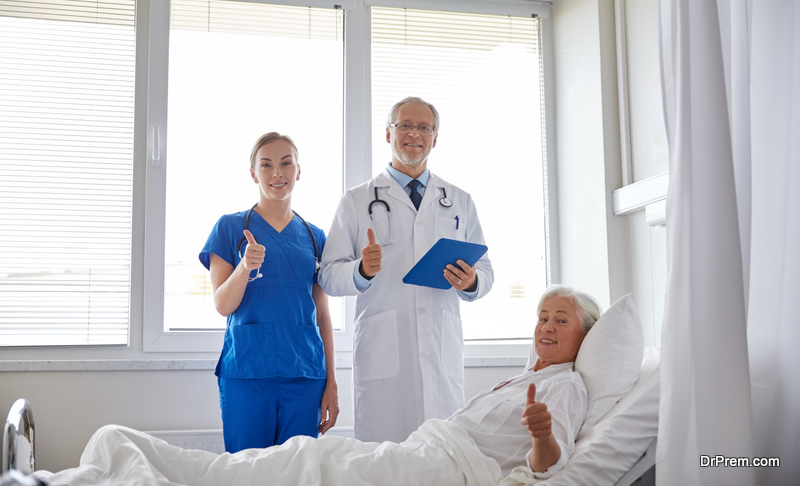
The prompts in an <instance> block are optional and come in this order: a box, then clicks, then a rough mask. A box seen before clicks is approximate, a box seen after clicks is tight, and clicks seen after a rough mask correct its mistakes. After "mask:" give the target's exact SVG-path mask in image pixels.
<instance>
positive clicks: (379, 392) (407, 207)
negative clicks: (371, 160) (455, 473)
mask: <svg viewBox="0 0 800 486" xmlns="http://www.w3.org/2000/svg"><path fill="white" fill-rule="evenodd" d="M375 187H377V188H378V197H379V198H380V199H382V200H384V201H386V202H387V203H388V204H389V206H390V208H391V218H387V217H386V212H385V209H384V207H383V206H382V205H380V204H374V205H373V215H374V218H375V227H374V230H373V231H377V232H378V240H379V241H381V242H383V243H386V242H388V240H389V230H388V228H387V224H389V223H390V224H391V233H392V239H393V240H394V241H395V243H393V244H391V245H389V246H384V247H383V249H382V253H383V258H382V262H381V271H380V272H378V274H377V275H375V277H374V278H373V279H372V281H371V286H370V287H369V288H368V289H366V290H365V291H364V292H363V293H359V291H358V289H357V288H356V286H355V283H354V282H353V271H354V269H355V267H356V266H357V265H358V264H359V263H360V261H361V250H362V249H363V248H364V246H366V245H367V229H368V228H370V227H372V224H371V221H370V217H369V213H368V207H369V205H370V202H372V201H373V200H374V199H375V192H374V188H375ZM443 188H444V190H445V191H446V192H447V197H448V198H449V199H450V200H451V201H452V202H453V205H452V206H451V207H449V208H448V207H443V206H442V205H441V204H440V203H439V199H441V198H442V194H443V192H442V189H443ZM456 216H458V225H457V226H458V228H456ZM439 238H451V239H456V240H464V241H470V242H473V243H480V244H485V243H484V238H483V231H482V230H481V225H480V222H479V221H478V213H477V212H476V210H475V205H474V204H473V202H472V197H471V196H470V195H469V194H468V193H466V192H464V191H462V190H461V189H459V188H458V187H456V186H453V185H452V184H449V183H447V182H445V181H444V180H442V179H441V178H439V177H437V176H435V175H433V174H431V176H430V180H429V181H428V185H427V187H426V189H425V195H424V196H423V198H422V202H421V203H420V207H419V211H416V210H415V209H414V206H413V204H412V203H411V200H410V198H409V197H408V195H406V193H405V191H404V190H403V188H402V187H400V185H399V184H398V183H397V182H396V181H395V180H394V179H393V178H392V176H391V175H390V173H389V171H388V170H386V171H384V172H383V173H381V174H380V175H378V176H377V177H375V178H374V179H372V180H371V181H368V182H365V183H363V184H361V185H359V186H357V187H354V188H352V189H350V190H348V191H347V192H345V194H344V195H343V196H342V199H341V201H340V203H339V207H338V209H337V210H336V216H335V217H334V220H333V224H332V226H331V229H330V232H329V233H328V239H327V242H326V244H325V250H324V251H323V253H322V268H321V271H320V274H319V283H320V285H321V286H322V288H323V289H324V290H325V292H327V293H328V295H332V296H342V295H357V298H356V310H355V328H354V337H353V340H354V341H353V401H354V413H355V436H356V438H358V439H360V440H363V441H383V440H391V441H394V442H401V441H403V440H405V439H406V438H407V437H408V435H409V434H410V433H411V432H413V431H414V430H416V428H417V427H419V426H420V425H421V424H422V422H424V421H425V420H427V419H430V418H441V419H444V418H447V417H448V416H450V415H451V414H452V413H453V412H455V411H456V410H457V409H459V408H460V407H461V406H462V405H463V404H464V353H463V350H464V346H463V333H462V329H461V317H460V313H459V299H462V300H469V298H468V297H467V296H466V295H465V294H463V293H462V292H459V291H457V290H455V289H453V288H450V289H448V290H439V289H433V288H429V287H420V286H416V285H408V284H404V283H403V282H402V279H403V276H405V274H406V273H407V272H408V271H409V270H410V269H411V267H413V266H414V264H415V263H416V262H417V261H418V260H419V259H420V258H422V256H423V255H424V254H425V253H426V252H427V251H428V250H429V249H430V248H431V246H433V244H434V242H436V240H438V239H439ZM475 269H476V271H477V276H478V293H477V295H476V296H475V299H478V298H481V297H483V296H484V295H486V294H487V293H488V292H489V290H491V288H492V284H493V283H494V272H493V271H492V266H491V262H490V261H489V258H488V254H485V255H484V256H483V257H482V258H481V259H480V260H479V261H478V263H477V264H476V266H475ZM442 271H444V269H442ZM486 325H491V323H488V322H487V323H486Z"/></svg>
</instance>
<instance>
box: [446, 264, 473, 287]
mask: <svg viewBox="0 0 800 486" xmlns="http://www.w3.org/2000/svg"><path fill="white" fill-rule="evenodd" d="M456 263H458V267H456V266H455V265H452V264H449V263H448V264H447V266H446V267H445V269H444V278H445V279H447V281H448V282H450V285H452V286H453V288H454V289H456V290H463V291H465V292H475V289H477V288H478V274H477V273H475V267H474V266H473V267H470V266H469V265H467V262H465V261H464V260H456ZM459 267H460V268H459Z"/></svg>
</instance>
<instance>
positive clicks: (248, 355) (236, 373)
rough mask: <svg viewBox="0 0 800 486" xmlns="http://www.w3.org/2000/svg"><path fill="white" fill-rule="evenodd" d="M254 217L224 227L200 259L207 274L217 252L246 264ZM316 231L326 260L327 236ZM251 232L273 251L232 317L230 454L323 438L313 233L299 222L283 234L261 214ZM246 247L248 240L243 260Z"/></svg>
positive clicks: (223, 372) (234, 217)
mask: <svg viewBox="0 0 800 486" xmlns="http://www.w3.org/2000/svg"><path fill="white" fill-rule="evenodd" d="M246 216H247V211H242V212H239V213H235V214H228V215H224V216H222V217H221V218H220V219H219V221H217V224H216V225H215V226H214V229H213V230H212V231H211V235H210V236H209V237H208V240H207V241H206V244H205V246H204V247H203V251H202V252H201V253H200V261H201V262H202V263H203V265H204V266H205V267H206V268H209V267H210V261H211V254H212V253H214V254H216V255H218V256H219V257H220V258H222V259H223V260H225V261H226V262H228V263H229V264H231V266H233V267H236V266H237V265H238V264H239V260H240V258H239V254H238V252H237V248H236V247H237V243H238V242H239V240H240V239H241V238H242V236H243V230H244V225H245V218H246ZM309 226H310V228H311V231H312V232H313V233H314V237H315V239H316V241H317V246H318V249H319V250H318V251H319V254H320V255H321V254H322V250H323V248H324V246H325V234H324V233H323V232H322V230H320V229H319V228H317V227H316V226H314V225H311V224H309ZM248 229H249V230H250V232H251V233H253V236H255V238H256V240H257V241H258V243H259V244H261V245H264V247H265V248H266V254H265V258H264V263H263V264H262V265H261V274H262V275H263V277H262V278H259V279H256V280H254V281H252V282H250V283H248V284H247V289H246V290H245V293H244V296H243V298H242V302H241V304H239V307H238V308H237V309H236V311H235V312H233V313H232V314H231V315H229V316H228V325H227V328H226V330H225V340H224V343H223V346H222V353H221V355H220V359H219V362H218V363H217V369H216V371H215V374H216V375H217V377H218V381H219V385H220V408H221V409H222V425H223V435H224V438H225V449H226V451H228V452H236V451H238V450H241V449H245V448H250V447H269V446H271V445H275V444H280V443H282V442H283V441H285V440H286V439H288V438H289V437H291V436H293V435H311V436H314V437H316V436H317V427H318V425H319V417H320V410H319V406H320V401H321V400H322V391H323V390H324V388H325V378H326V370H325V355H324V350H323V347H322V339H321V337H320V334H319V329H318V327H317V315H316V307H315V305H314V300H313V298H312V294H311V291H312V287H313V284H315V283H316V282H317V278H316V275H315V263H314V244H313V242H312V240H311V235H309V234H308V229H306V226H305V224H303V222H302V220H301V219H300V218H298V217H297V216H295V218H294V219H293V220H292V221H291V222H290V223H289V224H288V225H287V226H286V227H285V228H284V229H283V231H281V232H278V231H276V230H275V229H274V228H273V227H272V226H270V225H269V224H268V223H267V222H266V221H264V219H263V218H262V217H261V216H260V215H259V214H258V213H257V212H255V211H253V212H252V213H251V215H250V223H249V226H248ZM245 247H246V241H245V243H244V244H243V245H242V255H244V251H245ZM253 275H255V272H253ZM256 413H258V414H259V415H260V416H258V417H255V416H254V415H253V414H256ZM270 424H274V426H272V425H270Z"/></svg>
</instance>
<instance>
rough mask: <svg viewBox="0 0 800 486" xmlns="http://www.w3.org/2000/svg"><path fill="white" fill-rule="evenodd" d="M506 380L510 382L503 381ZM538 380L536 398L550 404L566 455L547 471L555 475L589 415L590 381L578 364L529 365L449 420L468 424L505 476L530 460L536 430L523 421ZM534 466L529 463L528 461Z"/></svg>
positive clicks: (473, 438)
mask: <svg viewBox="0 0 800 486" xmlns="http://www.w3.org/2000/svg"><path fill="white" fill-rule="evenodd" d="M503 383H505V384H503ZM529 383H534V384H535V385H536V401H537V402H544V403H546V404H547V410H548V411H549V412H550V415H551V417H552V431H553V436H554V437H555V438H556V441H557V442H558V445H559V447H560V448H561V457H560V458H559V460H558V462H556V463H555V464H554V465H552V466H550V468H549V469H548V470H547V471H545V472H544V473H534V475H535V477H539V478H545V477H549V476H552V475H553V474H555V472H556V471H558V470H560V469H561V468H563V467H564V465H565V464H566V463H567V461H568V460H569V457H570V454H572V452H573V450H574V449H575V437H576V436H577V435H578V431H579V430H580V428H581V424H582V423H583V418H584V415H585V414H586V386H585V385H584V384H583V380H582V379H581V376H580V373H578V372H577V371H574V370H573V363H561V364H556V365H550V366H548V367H546V368H543V369H541V370H539V371H533V370H532V369H531V370H528V371H526V372H524V373H523V374H521V375H519V376H515V377H514V378H511V380H509V381H507V382H502V383H499V384H498V385H497V386H500V385H502V386H500V388H497V386H495V387H494V389H489V390H486V391H484V392H482V393H480V394H478V395H477V396H475V397H474V398H473V399H472V400H470V401H469V402H467V404H466V405H465V406H464V407H463V408H461V409H460V410H458V411H457V412H456V413H454V414H453V415H452V416H451V417H450V418H449V419H448V420H449V421H451V422H454V423H456V424H458V425H460V426H461V427H463V428H464V429H466V431H467V433H468V434H469V436H470V437H471V438H472V440H474V441H475V443H476V444H477V445H478V448H479V449H480V451H481V452H482V453H483V454H485V455H486V456H488V457H491V458H492V459H494V460H495V461H497V463H498V464H499V465H500V468H501V469H502V473H503V476H505V475H507V474H508V473H509V472H511V470H512V469H513V468H514V467H516V466H521V465H524V464H528V462H529V456H530V452H531V435H530V432H528V429H527V428H526V427H525V426H524V425H522V424H520V420H521V419H522V412H523V410H524V409H525V404H526V402H527V394H528V384H529ZM528 465H529V466H530V464H528Z"/></svg>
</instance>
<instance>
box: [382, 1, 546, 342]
mask: <svg viewBox="0 0 800 486" xmlns="http://www.w3.org/2000/svg"><path fill="white" fill-rule="evenodd" d="M542 94H543V93H542V78H541V51H540V40H539V20H538V18H532V17H530V16H528V17H512V16H501V15H483V14H468V13H455V12H438V11H429V10H412V9H403V8H379V7H373V8H372V115H373V120H372V134H373V146H372V147H373V157H372V163H373V173H375V174H377V173H379V172H380V171H383V170H384V169H385V167H386V165H387V164H388V162H389V161H390V160H391V150H390V146H389V144H387V143H386V131H385V130H386V129H385V127H386V116H387V114H388V113H389V110H390V109H391V107H392V105H394V103H396V102H397V101H399V100H401V99H403V98H405V97H406V96H409V95H413V96H419V97H421V98H423V99H425V100H426V101H428V102H429V103H432V104H433V105H434V106H436V109H437V110H438V111H439V115H440V117H441V122H440V123H441V126H440V130H439V138H438V141H437V145H436V148H434V149H433V151H432V152H431V156H430V162H429V164H428V168H429V169H430V170H431V171H432V172H434V173H436V174H437V175H440V176H442V177H443V178H444V179H445V180H447V181H448V182H451V183H453V184H455V185H456V186H459V187H461V188H462V189H464V190H466V191H467V192H469V193H470V194H471V195H472V197H473V199H474V201H475V204H476V206H477V208H478V215H479V217H480V218H481V225H482V226H483V231H484V236H485V238H486V240H487V245H488V246H489V257H490V258H491V260H492V266H493V267H494V271H495V283H494V286H493V288H492V291H491V292H490V293H489V294H488V295H486V296H485V297H484V298H482V299H480V300H478V301H476V302H473V303H470V304H467V305H466V306H465V308H464V309H462V310H463V311H462V313H461V317H462V321H463V326H464V339H465V340H467V341H470V340H472V341H476V340H504V339H515V338H520V339H530V336H531V335H532V322H535V321H531V318H530V315H531V309H535V308H536V305H537V304H538V300H539V296H540V295H541V293H542V292H543V291H544V289H545V288H546V286H547V267H546V262H547V258H546V254H545V241H546V235H545V222H544V215H545V207H544V194H543V190H544V181H543V154H544V151H543V148H544V145H543V138H542V137H543V130H542V129H543V126H542V120H543V107H542ZM497 215H503V216H504V217H497ZM489 323H491V325H488V324H489Z"/></svg>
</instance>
